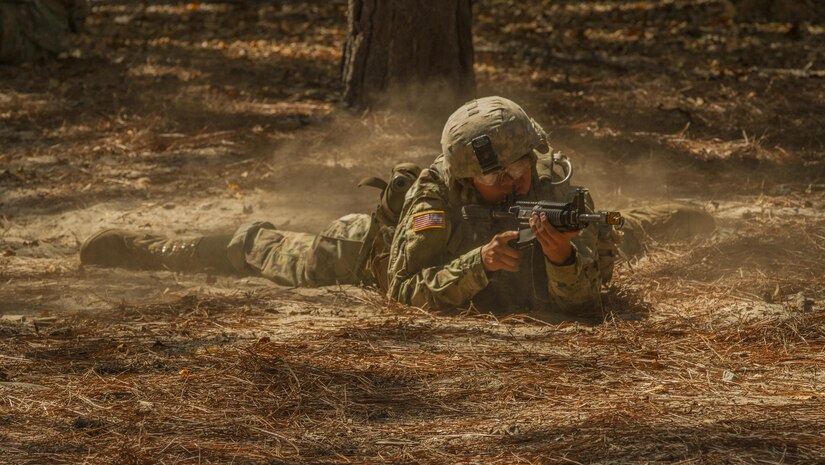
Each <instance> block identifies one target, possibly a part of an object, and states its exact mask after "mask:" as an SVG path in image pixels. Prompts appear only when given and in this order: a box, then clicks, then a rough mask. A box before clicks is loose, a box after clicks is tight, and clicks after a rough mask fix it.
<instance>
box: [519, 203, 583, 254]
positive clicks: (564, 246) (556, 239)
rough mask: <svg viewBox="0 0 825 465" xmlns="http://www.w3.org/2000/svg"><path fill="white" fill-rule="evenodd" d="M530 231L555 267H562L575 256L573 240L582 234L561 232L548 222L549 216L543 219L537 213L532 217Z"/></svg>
mask: <svg viewBox="0 0 825 465" xmlns="http://www.w3.org/2000/svg"><path fill="white" fill-rule="evenodd" d="M530 229H532V230H533V233H534V234H535V235H536V239H538V241H539V245H541V250H542V252H544V256H545V257H547V259H548V260H550V262H551V263H553V264H554V265H561V264H562V263H564V262H566V261H567V260H568V259H569V258H570V255H572V254H573V244H572V243H571V242H570V240H571V239H573V238H574V237H577V236H578V235H579V234H581V231H570V232H560V231H559V230H558V229H556V228H555V227H553V225H552V224H550V222H549V221H547V214H545V213H542V214H541V217H539V214H538V213H536V212H533V214H532V215H530Z"/></svg>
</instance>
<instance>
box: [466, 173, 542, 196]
mask: <svg viewBox="0 0 825 465" xmlns="http://www.w3.org/2000/svg"><path fill="white" fill-rule="evenodd" d="M532 182H533V170H532V169H528V170H526V171H525V172H524V173H523V174H522V175H521V176H519V177H518V178H515V179H513V177H511V176H510V175H509V174H507V173H505V174H504V176H502V177H501V179H500V180H499V181H498V182H497V183H496V184H493V185H487V184H486V183H484V182H482V180H481V179H480V177H475V178H473V187H475V188H476V190H477V191H478V192H479V194H481V198H482V199H484V202H486V203H490V204H496V203H501V202H503V201H504V199H505V198H506V197H507V196H508V195H526V194H527V192H529V191H530V184H531V183H532Z"/></svg>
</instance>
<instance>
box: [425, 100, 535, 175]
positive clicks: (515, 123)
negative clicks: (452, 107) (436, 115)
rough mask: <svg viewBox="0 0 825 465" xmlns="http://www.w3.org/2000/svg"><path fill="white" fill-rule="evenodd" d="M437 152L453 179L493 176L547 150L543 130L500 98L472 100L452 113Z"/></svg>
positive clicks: (517, 106) (512, 104)
mask: <svg viewBox="0 0 825 465" xmlns="http://www.w3.org/2000/svg"><path fill="white" fill-rule="evenodd" d="M441 149H442V151H443V152H442V153H443V154H444V159H445V164H446V168H447V172H448V173H449V175H450V177H452V178H453V179H458V178H471V177H474V176H481V175H485V174H489V173H493V172H496V171H498V170H500V169H502V168H504V167H506V166H507V165H509V164H511V163H513V162H515V161H516V160H518V159H520V158H522V157H524V156H525V155H527V154H530V153H532V151H533V150H538V151H539V152H547V151H548V150H549V148H548V146H547V134H546V133H545V132H544V129H542V128H541V126H539V124H538V123H536V121H534V120H533V118H530V117H529V116H527V113H525V112H524V110H523V109H522V108H521V107H520V106H519V105H518V104H516V103H515V102H513V101H511V100H508V99H506V98H504V97H484V98H480V99H476V100H472V101H470V102H468V103H466V104H464V105H463V106H462V107H461V108H459V109H458V110H456V111H455V112H454V113H453V114H452V115H451V116H450V118H449V119H447V124H446V125H445V126H444V131H443V132H442V134H441Z"/></svg>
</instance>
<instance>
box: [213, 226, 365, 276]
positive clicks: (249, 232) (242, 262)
mask: <svg viewBox="0 0 825 465" xmlns="http://www.w3.org/2000/svg"><path fill="white" fill-rule="evenodd" d="M370 220H371V217H370V215H366V214H351V215H346V216H344V217H342V218H339V219H337V220H335V221H333V222H332V223H331V224H330V225H329V226H327V227H326V228H325V229H324V230H323V231H321V233H320V234H318V235H315V234H308V233H301V232H293V231H283V230H279V229H276V228H275V226H273V225H272V223H267V222H257V223H250V224H244V225H242V226H241V227H240V228H238V229H237V230H236V231H235V234H234V235H233V237H232V240H231V241H230V243H229V246H228V250H227V256H228V258H229V262H230V263H231V264H232V267H233V268H235V270H237V271H239V272H241V273H251V274H255V275H260V276H263V277H264V278H267V279H269V280H271V281H273V282H275V283H276V284H281V285H284V286H298V287H315V286H327V285H332V284H357V283H359V282H360V281H361V280H362V273H361V270H360V269H359V268H361V266H360V260H359V256H360V252H361V247H362V245H363V243H364V240H365V238H366V236H367V232H368V231H369V227H370Z"/></svg>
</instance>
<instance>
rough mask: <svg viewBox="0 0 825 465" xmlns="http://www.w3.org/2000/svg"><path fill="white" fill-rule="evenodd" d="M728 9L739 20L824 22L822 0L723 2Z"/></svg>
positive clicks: (824, 9) (735, 0)
mask: <svg viewBox="0 0 825 465" xmlns="http://www.w3.org/2000/svg"><path fill="white" fill-rule="evenodd" d="M725 1H726V2H727V5H728V9H730V10H733V11H735V14H736V18H737V19H740V20H757V21H759V20H762V21H764V20H767V21H775V22H788V23H800V22H806V21H807V22H812V23H819V22H822V21H825V5H823V2H822V0H725Z"/></svg>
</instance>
